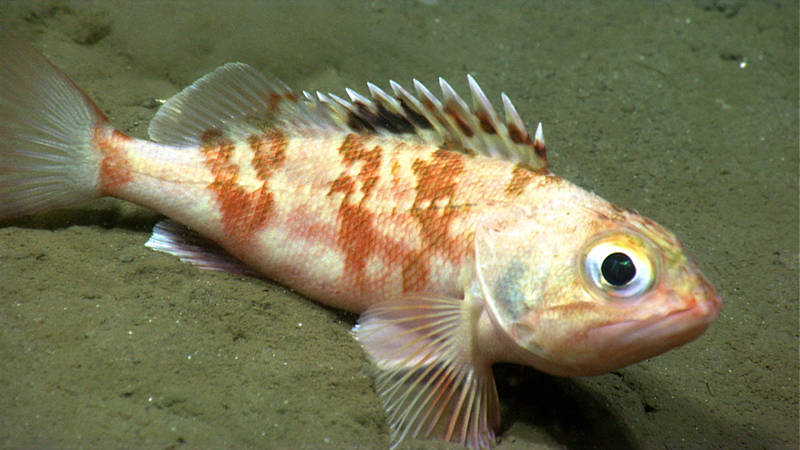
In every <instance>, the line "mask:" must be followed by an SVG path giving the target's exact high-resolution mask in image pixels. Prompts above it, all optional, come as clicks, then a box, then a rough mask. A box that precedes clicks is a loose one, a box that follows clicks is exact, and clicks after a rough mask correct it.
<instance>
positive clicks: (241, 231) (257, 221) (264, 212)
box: [200, 130, 287, 247]
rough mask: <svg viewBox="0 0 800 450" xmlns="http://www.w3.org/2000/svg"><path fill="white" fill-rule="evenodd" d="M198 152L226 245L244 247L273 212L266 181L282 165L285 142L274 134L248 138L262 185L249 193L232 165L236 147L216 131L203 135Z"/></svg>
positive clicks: (253, 162)
mask: <svg viewBox="0 0 800 450" xmlns="http://www.w3.org/2000/svg"><path fill="white" fill-rule="evenodd" d="M202 142H203V145H202V147H201V149H200V151H201V152H202V153H203V155H204V156H205V160H206V166H207V167H208V168H209V170H210V171H211V173H212V175H213V176H214V181H213V182H212V183H211V184H210V185H209V186H208V188H209V189H210V190H211V191H212V192H213V193H214V194H215V197H216V201H217V204H218V206H219V210H220V213H221V215H222V225H223V228H224V230H225V233H226V234H227V236H228V238H229V239H230V241H229V245H231V246H233V247H238V246H241V245H243V244H245V243H246V242H247V241H248V240H249V239H250V238H251V237H252V236H253V234H254V233H255V232H256V231H258V230H260V229H262V228H263V227H264V226H265V225H266V223H267V221H268V219H269V216H270V214H271V212H272V209H273V204H274V198H273V193H272V192H270V189H269V185H268V182H269V177H270V175H271V174H272V173H273V172H274V170H275V169H277V168H279V167H280V166H281V164H282V163H283V158H284V152H285V151H286V146H287V140H286V137H285V136H284V135H283V133H281V132H279V131H273V132H272V133H268V134H266V135H264V136H251V137H250V139H248V144H249V146H250V148H251V149H252V150H253V153H254V157H253V161H252V164H253V167H254V168H255V169H256V173H257V176H258V178H259V180H260V181H262V184H261V186H260V187H258V188H256V189H255V190H253V191H250V192H248V191H247V190H246V189H245V188H244V187H243V186H242V185H241V184H240V183H239V180H238V176H239V170H240V169H239V167H238V166H237V165H235V164H233V163H232V162H231V156H232V152H233V151H234V150H235V145H234V144H233V142H231V140H230V139H227V138H225V137H223V136H222V133H221V132H219V131H217V130H209V131H207V132H205V133H203V136H202Z"/></svg>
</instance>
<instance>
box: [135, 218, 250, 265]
mask: <svg viewBox="0 0 800 450" xmlns="http://www.w3.org/2000/svg"><path fill="white" fill-rule="evenodd" d="M144 245H145V246H146V247H150V248H152V249H153V250H157V251H160V252H164V253H169V254H170V255H174V256H177V257H178V258H180V259H181V261H183V262H188V263H190V264H192V265H194V266H196V267H198V268H200V269H206V270H215V271H220V272H230V273H235V274H239V275H247V276H251V277H260V276H261V275H260V274H259V273H258V272H256V271H254V270H252V269H250V268H249V267H247V266H245V265H244V263H242V262H241V261H239V260H238V259H236V258H235V257H233V256H232V255H231V254H230V253H228V252H226V251H225V249H223V248H222V247H220V246H219V245H217V244H216V243H215V242H214V241H212V240H210V239H206V238H204V237H203V236H201V235H200V234H199V233H197V232H196V231H194V230H192V229H191V228H189V227H186V226H184V225H182V224H180V223H178V222H176V221H174V220H169V219H167V220H162V221H161V222H158V223H157V224H156V226H155V227H154V228H153V235H152V236H150V239H149V240H148V241H147V242H145V244H144Z"/></svg>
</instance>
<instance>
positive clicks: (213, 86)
mask: <svg viewBox="0 0 800 450" xmlns="http://www.w3.org/2000/svg"><path fill="white" fill-rule="evenodd" d="M467 80H468V82H469V88H470V92H471V94H472V100H473V102H472V107H471V108H470V107H469V106H467V104H466V103H465V102H464V100H463V99H462V98H461V97H460V96H459V95H458V94H456V92H455V91H454V90H453V88H452V87H451V86H450V84H448V83H447V82H446V81H445V80H444V79H441V78H440V79H439V85H440V88H441V90H442V100H441V101H440V100H439V99H438V98H436V96H434V95H433V94H432V93H431V92H430V91H429V90H428V89H427V88H426V87H425V86H424V85H423V84H422V83H420V82H419V81H417V80H414V89H415V91H416V96H415V95H412V94H410V93H409V92H408V91H407V90H406V89H405V88H403V87H402V86H400V85H399V84H397V83H395V82H394V81H390V83H389V84H390V86H391V88H392V91H393V93H394V95H391V94H388V93H386V92H385V91H383V90H382V89H380V88H379V87H377V86H376V85H374V84H372V83H367V87H368V89H369V97H367V96H363V95H361V94H359V93H357V92H355V91H353V90H351V89H346V90H345V92H346V93H347V96H348V97H349V98H350V100H346V99H343V98H341V97H339V96H337V95H335V94H331V93H328V94H324V93H321V92H316V93H315V94H311V93H309V92H306V91H304V92H303V94H304V98H301V97H299V96H297V95H295V94H294V93H293V92H292V91H291V90H290V89H289V88H288V87H286V85H284V84H283V83H281V82H279V81H270V80H269V79H267V78H266V77H265V76H264V75H262V74H261V73H260V72H258V71H257V70H255V69H253V68H252V67H250V66H248V65H247V64H243V63H229V64H225V65H224V66H222V67H219V68H218V69H216V70H215V71H213V72H211V73H209V74H208V75H205V76H203V77H202V78H200V79H199V80H197V81H195V82H194V83H192V84H191V85H190V86H188V87H187V88H185V89H184V90H183V91H181V92H179V93H178V94H176V95H175V96H173V97H172V98H170V99H169V100H168V101H167V102H166V103H164V105H163V106H162V107H161V109H159V111H158V113H157V114H156V115H155V117H154V118H153V120H152V122H151V123H150V128H149V133H150V137H151V138H152V139H153V140H155V141H157V142H161V143H165V144H171V145H179V146H188V145H198V144H200V143H201V142H202V136H203V133H205V132H207V131H209V130H218V131H221V132H223V133H225V134H226V135H227V136H229V137H232V138H236V137H241V136H246V135H248V134H251V133H254V132H258V131H259V130H260V131H264V130H266V129H270V128H280V129H282V130H284V131H286V132H288V133H290V134H295V135H308V134H309V133H312V132H321V131H322V132H325V131H332V130H335V131H340V132H349V133H352V132H356V133H360V134H376V133H377V134H381V135H402V136H404V138H406V139H411V140H414V141H416V142H425V143H430V144H433V145H437V146H442V147H445V148H447V149H449V150H453V151H461V152H464V153H468V154H479V155H484V156H489V157H494V158H502V159H506V160H509V161H512V162H514V163H518V164H522V165H525V166H527V167H529V168H531V169H537V170H544V169H546V167H547V160H546V156H545V144H544V136H543V134H542V128H541V124H539V126H538V127H537V129H536V133H535V135H534V136H533V137H531V135H530V133H529V132H528V131H527V129H526V128H525V125H524V124H523V122H522V119H521V118H520V117H519V114H517V111H516V109H515V108H514V105H513V104H512V103H511V101H510V100H509V99H508V97H507V96H506V95H505V94H502V96H501V99H502V102H503V110H504V115H505V121H501V119H500V118H499V116H498V114H497V113H496V112H495V110H494V108H493V107H492V105H491V103H490V102H489V100H488V99H487V98H486V95H485V94H484V93H483V91H482V90H481V88H480V86H478V83H477V82H476V81H475V79H474V78H473V77H472V76H471V75H468V76H467ZM301 99H302V101H301Z"/></svg>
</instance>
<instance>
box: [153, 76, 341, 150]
mask: <svg viewBox="0 0 800 450" xmlns="http://www.w3.org/2000/svg"><path fill="white" fill-rule="evenodd" d="M298 100H299V98H298V97H297V96H296V95H295V94H294V93H293V92H292V91H291V89H289V88H288V87H287V86H286V85H284V84H283V83H281V82H280V81H270V80H268V79H267V78H266V77H265V76H264V75H263V74H261V73H260V72H259V71H257V70H256V69H254V68H252V67H251V66H249V65H247V64H244V63H228V64H225V65H224V66H221V67H219V68H217V69H216V70H214V71H213V72H211V73H209V74H207V75H205V76H203V77H202V78H200V79H199V80H197V81H195V82H194V83H192V84H191V85H189V86H187V87H186V88H184V89H183V90H182V91H181V92H179V93H177V94H175V95H174V96H172V97H171V98H170V99H169V100H167V101H166V102H165V103H164V104H163V105H162V106H161V108H160V109H159V110H158V113H156V115H155V117H153V120H152V121H151V122H150V127H149V128H148V133H149V135H150V138H151V139H153V140H154V141H156V142H160V143H162V144H170V145H177V146H188V145H199V144H200V143H201V142H202V136H203V133H205V132H207V131H209V130H218V131H222V132H225V134H226V135H228V136H230V137H236V136H237V135H238V134H245V135H246V134H251V133H253V132H258V131H259V129H260V130H264V129H268V128H275V127H280V128H285V127H291V128H301V129H308V130H310V129H314V128H318V129H323V128H331V127H332V126H333V124H331V123H329V121H328V120H327V119H326V118H325V117H321V116H319V115H318V114H316V113H314V112H313V111H312V110H311V109H310V108H309V107H308V106H307V105H306V104H305V102H300V101H298Z"/></svg>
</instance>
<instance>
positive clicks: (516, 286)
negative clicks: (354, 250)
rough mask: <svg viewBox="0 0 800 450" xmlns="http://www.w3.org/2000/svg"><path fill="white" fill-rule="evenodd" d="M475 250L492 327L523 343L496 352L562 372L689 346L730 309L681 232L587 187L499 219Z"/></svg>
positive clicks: (480, 234)
mask: <svg viewBox="0 0 800 450" xmlns="http://www.w3.org/2000/svg"><path fill="white" fill-rule="evenodd" d="M576 189H577V188H576ZM475 252H476V254H475V257H476V259H475V261H476V272H477V280H478V283H479V286H480V288H479V289H480V295H481V296H482V298H483V300H484V304H485V308H486V310H487V312H488V315H489V317H490V319H491V323H492V325H493V326H494V328H495V330H498V331H497V333H496V334H497V335H500V336H501V338H500V339H504V340H505V341H506V343H508V344H510V345H511V347H513V349H514V350H513V351H509V350H508V349H506V352H507V353H506V354H505V355H504V354H503V351H497V352H495V353H496V354H497V356H496V358H497V359H498V360H510V362H520V363H524V364H527V365H531V366H533V367H535V368H537V369H539V370H542V371H544V372H548V373H551V374H554V375H565V376H578V375H596V374H601V373H605V372H608V371H610V370H614V369H618V368H621V367H624V366H627V365H630V364H633V363H636V362H639V361H641V360H644V359H647V358H650V357H652V356H655V355H658V354H660V353H663V352H665V351H667V350H669V349H671V348H674V347H677V346H679V345H682V344H685V343H687V342H689V341H691V340H693V339H695V338H697V337H698V336H699V335H700V334H702V333H703V332H704V331H705V330H706V328H707V327H708V325H709V324H710V323H711V321H712V320H713V319H714V318H715V317H716V316H717V314H718V312H719V309H720V307H721V305H722V300H721V299H720V298H719V297H718V296H717V293H716V290H715V288H714V286H712V285H711V284H710V283H709V282H708V280H707V279H706V278H705V277H704V276H703V275H702V273H701V272H700V270H699V268H698V267H697V264H696V263H695V262H694V261H693V260H692V258H691V257H690V256H688V255H687V253H686V251H685V249H684V247H683V245H682V244H681V243H680V241H678V239H677V238H676V237H675V236H674V235H673V234H672V233H671V232H669V231H668V230H666V229H665V228H664V227H662V226H660V225H658V224H656V223H655V222H653V221H652V220H649V219H647V218H644V217H642V216H640V215H638V214H636V213H634V212H630V211H626V210H623V209H621V208H618V207H615V206H613V205H611V204H610V203H608V202H606V201H605V200H602V199H601V198H599V197H597V196H595V195H593V194H590V193H588V192H585V191H580V192H579V193H575V192H564V193H559V195H557V196H555V197H554V198H552V199H550V200H549V201H546V202H539V206H537V207H535V208H525V207H518V206H515V207H513V208H511V209H510V210H505V211H503V212H501V213H499V214H496V215H494V216H493V218H492V219H491V220H488V221H484V222H483V223H482V224H481V225H479V227H478V229H477V230H476V236H475ZM506 347H507V346H506Z"/></svg>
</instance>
